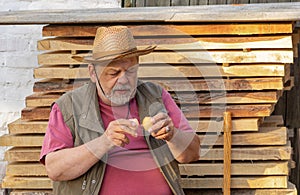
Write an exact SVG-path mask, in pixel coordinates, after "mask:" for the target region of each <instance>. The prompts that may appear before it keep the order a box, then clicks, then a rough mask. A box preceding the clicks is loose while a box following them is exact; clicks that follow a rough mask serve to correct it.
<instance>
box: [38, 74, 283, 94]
mask: <svg viewBox="0 0 300 195" xmlns="http://www.w3.org/2000/svg"><path fill="white" fill-rule="evenodd" d="M143 81H145V82H147V81H150V82H154V83H157V84H159V85H160V86H161V87H163V88H165V89H166V90H167V91H192V92H194V91H199V92H200V91H225V90H226V91H231V90H234V91H248V90H272V89H273V90H274V89H275V90H282V89H283V88H284V83H285V81H284V80H283V79H282V78H278V77H270V78H242V79H220V78H217V79H195V80H178V79H177V80H176V79H159V80H155V79H143ZM86 83H88V80H87V79H76V80H64V79H44V80H41V81H37V82H35V83H34V86H33V91H34V92H67V91H70V90H72V89H76V88H78V87H80V86H82V85H84V84H86Z"/></svg>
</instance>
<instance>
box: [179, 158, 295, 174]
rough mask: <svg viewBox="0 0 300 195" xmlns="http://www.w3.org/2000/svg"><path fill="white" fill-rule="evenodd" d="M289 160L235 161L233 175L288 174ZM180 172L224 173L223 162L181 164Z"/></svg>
mask: <svg viewBox="0 0 300 195" xmlns="http://www.w3.org/2000/svg"><path fill="white" fill-rule="evenodd" d="M288 169H289V167H288V161H266V162H252V163H248V162H241V163H238V162H233V163H232V164H231V175H232V176H236V175H241V176H246V175H254V176H258V175H288V174H289V170H288ZM179 170H180V174H181V175H183V178H184V176H196V175H198V176H209V175H218V176H222V175H223V164H222V163H199V164H197V163H192V164H179Z"/></svg>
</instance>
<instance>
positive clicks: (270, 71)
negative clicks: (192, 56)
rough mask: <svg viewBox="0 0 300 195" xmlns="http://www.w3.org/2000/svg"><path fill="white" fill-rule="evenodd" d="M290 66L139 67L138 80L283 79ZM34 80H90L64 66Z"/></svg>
mask: <svg viewBox="0 0 300 195" xmlns="http://www.w3.org/2000/svg"><path fill="white" fill-rule="evenodd" d="M288 66H290V65H283V64H281V65H280V64H246V65H243V64H238V65H232V66H228V67H225V66H218V65H216V64H215V65H201V66H197V65H191V64H190V65H180V66H173V65H159V64H154V65H141V66H140V67H139V71H138V75H139V78H155V77H161V78H209V77H264V76H266V77H269V76H280V77H284V76H285V75H286V74H285V73H286V69H287V68H288ZM34 77H35V78H45V79H46V78H65V79H83V78H90V76H89V73H88V69H87V67H86V66H81V67H78V68H70V67H69V66H64V65H55V66H40V67H38V68H36V69H34Z"/></svg>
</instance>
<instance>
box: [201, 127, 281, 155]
mask: <svg viewBox="0 0 300 195" xmlns="http://www.w3.org/2000/svg"><path fill="white" fill-rule="evenodd" d="M223 128H225V127H223ZM199 137H200V140H201V145H202V146H206V145H207V146H222V145H223V144H224V139H225V138H226V135H225V132H224V135H218V134H215V135H210V134H206V135H199ZM231 139H232V143H231V144H232V145H233V146H250V145H257V146H258V145H262V146H264V145H265V146H267V145H270V146H271V145H274V146H275V145H285V144H286V140H287V129H286V128H285V127H269V128H261V129H260V130H259V131H258V132H249V133H235V134H233V135H232V138H231ZM228 141H231V140H230V138H229V140H228ZM224 146H225V145H224ZM224 156H229V154H228V153H226V154H224ZM227 160H228V159H227Z"/></svg>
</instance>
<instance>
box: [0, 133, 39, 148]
mask: <svg viewBox="0 0 300 195" xmlns="http://www.w3.org/2000/svg"><path fill="white" fill-rule="evenodd" d="M43 140H44V135H2V136H1V137H0V143H1V144H0V145H1V146H41V145H42V143H43Z"/></svg>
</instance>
